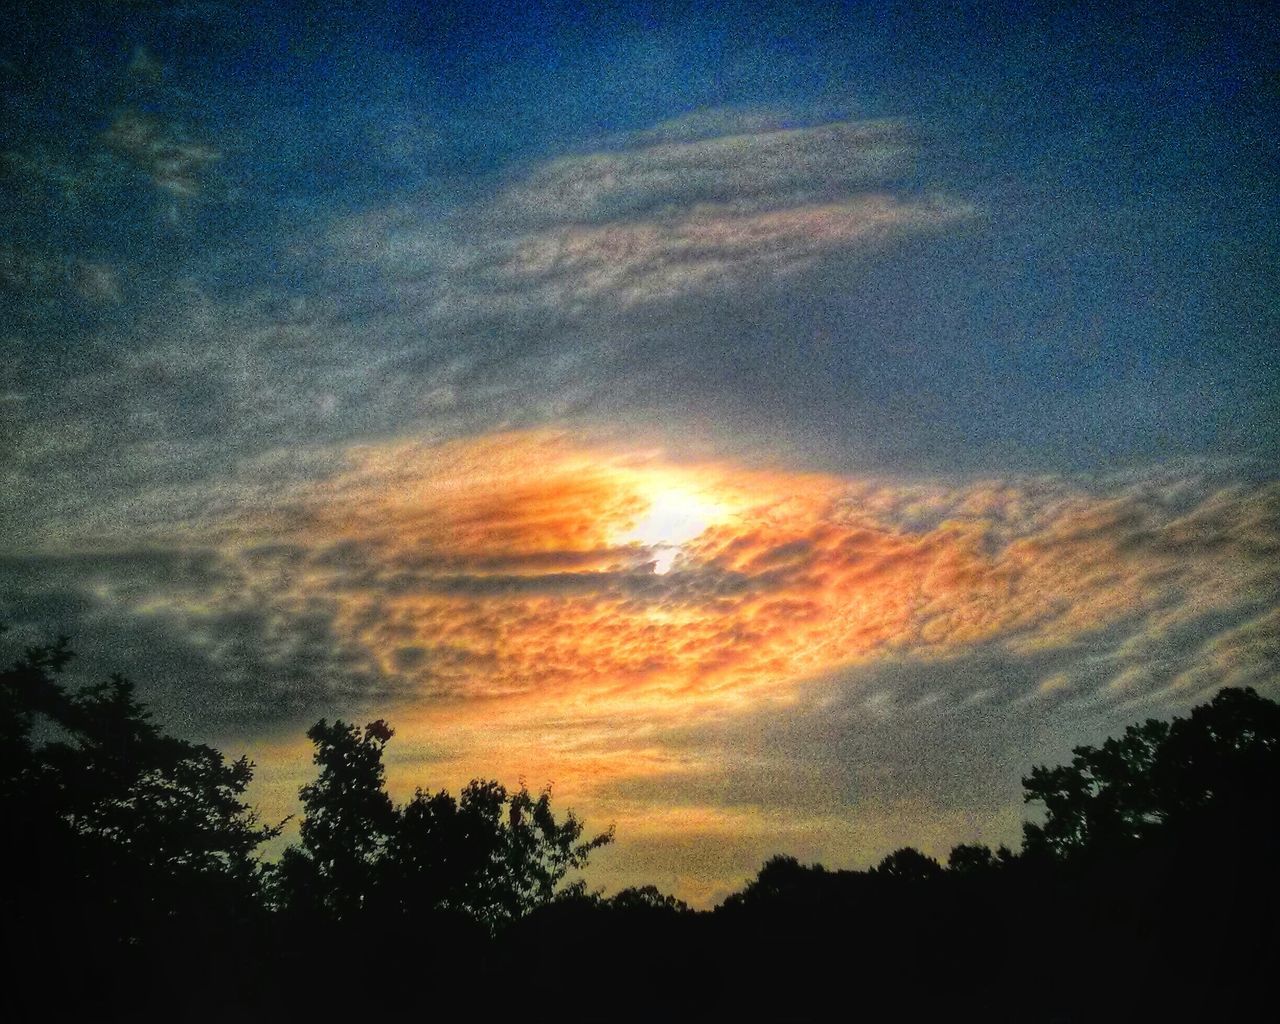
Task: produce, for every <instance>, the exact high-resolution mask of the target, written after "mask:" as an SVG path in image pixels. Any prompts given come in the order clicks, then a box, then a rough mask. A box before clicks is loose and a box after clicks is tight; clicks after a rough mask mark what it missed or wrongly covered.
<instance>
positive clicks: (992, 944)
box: [0, 641, 1280, 1021]
mask: <svg viewBox="0 0 1280 1024" xmlns="http://www.w3.org/2000/svg"><path fill="white" fill-rule="evenodd" d="M70 657H71V653H70V651H69V650H68V647H67V645H66V642H65V641H61V642H59V643H56V644H52V645H49V646H43V647H36V648H31V649H29V650H28V651H27V652H26V653H25V655H24V656H23V657H22V658H21V659H20V660H19V661H18V662H17V663H16V664H13V665H12V666H10V667H8V668H7V669H5V670H3V671H0V821H3V822H4V826H5V844H4V848H5V851H6V852H5V860H6V868H5V876H4V884H3V903H2V904H0V915H2V919H3V925H2V926H3V929H4V949H3V955H4V963H5V965H6V969H7V973H8V979H7V981H6V984H5V985H4V988H3V996H0V1009H5V1010H8V1011H9V1012H8V1014H7V1015H6V1017H7V1019H13V1020H26V1019H33V1018H34V1017H36V1016H47V1015H49V1014H51V1013H52V1014H54V1015H55V1016H63V1015H65V1014H67V1013H80V1014H84V1015H88V1016H91V1018H92V1019H94V1020H113V1019H127V1020H149V1019H163V1020H213V1019H228V1018H231V1017H234V1016H241V1015H251V1016H252V1018H253V1019H264V1020H267V1019H276V1020H299V1019H304V1018H308V1019H317V1020H328V1019H333V1018H336V1017H338V1016H340V1015H343V1014H346V1013H354V1012H362V1013H373V1012H377V1013H384V1012H414V1013H416V1014H426V1015H431V1014H435V1015H441V1016H444V1017H446V1019H479V1020H488V1019H498V1018H508V1017H511V1018H526V1019H531V1020H542V1019H563V1020H570V1019H578V1020H616V1019H627V1020H706V1019H726V1020H732V1019H751V1020H755V1019H767V1020H843V1019H875V1018H877V1017H887V1018H892V1019H897V1020H916V1019H926V1018H932V1017H941V1016H945V1017H946V1018H948V1019H953V1020H954V1019H959V1020H994V1021H1002V1020H1007V1021H1032V1020H1043V1021H1093V1020H1104V1019H1115V1020H1121V1019H1123V1020H1168V1019H1187V1020H1190V1019H1195V1020H1209V1019H1246V1018H1247V1017H1248V1016H1249V1015H1250V1014H1251V1013H1253V1012H1254V1008H1255V1005H1257V1004H1258V1003H1259V1001H1260V1000H1264V999H1269V997H1270V996H1271V994H1272V993H1271V988H1270V986H1271V982H1270V973H1269V972H1270V971H1272V970H1273V968H1274V963H1275V954H1276V952H1277V951H1278V950H1280V946H1278V944H1277V927H1278V926H1277V921H1278V920H1280V917H1278V916H1277V911H1280V899H1278V898H1277V896H1278V893H1280V885H1278V884H1277V874H1276V869H1277V867H1278V866H1280V841H1278V838H1277V837H1278V836H1280V805H1278V804H1277V794H1280V705H1277V704H1275V703H1274V702H1272V701H1269V700H1266V699H1264V698H1262V697H1260V696H1259V695H1258V694H1256V693H1255V692H1254V691H1252V690H1247V689H1246V690H1240V689H1223V690H1221V691H1220V692H1219V693H1218V694H1217V695H1216V696H1215V697H1214V698H1213V700H1212V701H1211V702H1210V703H1208V704H1205V705H1202V706H1200V707H1197V708H1195V709H1194V710H1193V711H1192V712H1191V713H1190V715H1189V716H1188V717H1186V718H1175V719H1173V720H1172V721H1171V722H1162V721H1157V720H1148V721H1146V722H1144V723H1141V724H1138V725H1134V726H1131V727H1130V728H1128V729H1127V730H1125V732H1124V734H1123V735H1122V736H1120V737H1117V738H1113V739H1109V740H1107V741H1106V742H1105V743H1103V744H1102V745H1100V746H1098V747H1080V748H1077V749H1076V751H1075V752H1074V753H1075V756H1074V758H1073V760H1072V762H1071V764H1069V765H1063V766H1059V767H1052V768H1050V767H1036V768H1034V769H1032V771H1031V773H1030V775H1029V776H1028V777H1027V778H1026V779H1024V780H1023V781H1024V788H1025V796H1026V799H1027V801H1028V802H1032V803H1035V804H1037V805H1039V812H1038V815H1037V817H1038V820H1037V821H1036V822H1031V823H1028V824H1026V825H1025V826H1024V839H1023V844H1022V848H1021V850H1019V851H1017V852H1015V851H1012V850H1009V849H1007V848H1004V847H1001V848H999V849H997V850H994V851H993V850H991V849H989V848H988V847H986V846H981V845H967V844H966V845H960V846H957V847H955V848H954V849H953V850H952V851H951V853H950V856H949V857H948V858H947V861H946V863H945V864H942V863H940V862H938V861H937V860H934V859H933V858H931V857H928V856H926V855H925V854H923V853H921V852H919V851H918V850H915V849H913V848H905V849H901V850H898V851H895V852H894V853H892V854H890V855H889V856H887V857H885V858H884V860H883V861H881V863H880V864H878V865H877V866H876V867H874V868H872V869H870V870H867V871H833V870H828V869H826V868H824V867H822V866H820V865H803V864H800V863H799V862H797V861H796V860H795V859H794V858H789V857H783V856H779V857H775V858H773V859H771V860H769V861H768V862H767V863H766V864H765V865H764V866H763V867H762V868H761V870H760V872H759V874H758V875H757V876H756V878H755V879H753V880H752V881H751V882H750V883H748V884H747V885H746V886H745V887H744V888H743V889H742V890H741V891H740V892H738V893H735V894H734V895H732V896H730V897H729V898H728V899H727V900H726V901H725V902H724V903H723V904H722V905H721V906H719V907H717V908H716V909H715V910H714V911H709V912H694V911H691V910H690V909H689V908H688V907H686V906H685V905H684V904H683V903H681V902H680V901H679V900H677V899H675V898H674V897H671V896H668V895H665V894H663V893H661V892H659V891H658V890H657V889H656V888H653V887H651V886H646V887H641V888H635V889H628V890H624V891H623V892H621V893H618V894H616V895H614V896H612V897H605V896H603V895H600V894H597V893H594V892H591V891H589V890H588V889H587V887H586V886H585V885H584V884H583V883H582V882H581V881H577V882H572V883H571V882H569V881H568V879H569V877H570V874H571V872H572V871H573V869H575V868H582V867H584V866H585V865H586V864H587V862H588V859H589V857H590V855H591V853H592V852H593V851H594V850H596V849H598V848H599V847H601V846H602V845H604V844H606V843H608V842H609V841H610V840H611V839H612V833H611V832H607V833H603V834H600V835H595V836H588V835H586V834H585V833H584V828H583V825H582V823H581V822H580V821H579V820H578V819H577V818H575V816H574V815H573V814H572V813H571V812H570V813H566V814H563V815H557V813H555V812H554V811H553V809H552V806H551V795H550V793H549V792H542V793H536V794H535V793H531V792H529V791H528V790H527V789H526V788H524V787H523V786H521V788H520V789H518V790H514V791H513V790H508V789H507V788H505V787H503V786H502V785H500V784H499V783H497V782H493V781H474V782H472V783H471V784H470V785H468V786H467V787H466V788H465V789H464V790H463V791H462V792H461V793H460V794H458V795H457V796H456V797H455V796H454V795H452V794H450V793H448V792H443V791H441V792H428V791H424V790H419V791H418V792H416V793H415V794H414V796H413V797H412V798H411V799H410V800H409V801H408V802H407V803H405V804H403V805H400V806H397V805H395V804H394V803H393V802H392V801H391V799H390V797H389V796H388V794H387V792H386V786H385V778H384V767H383V755H384V751H385V748H386V746H387V744H388V743H389V742H390V741H391V739H392V735H393V732H392V730H391V728H390V727H389V726H388V725H387V724H386V723H385V722H381V721H379V722H373V723H371V724H369V725H368V726H366V727H365V728H363V729H361V728H358V727H356V726H352V725H349V724H346V723H343V722H333V723H329V722H327V721H321V722H319V723H317V724H316V725H315V726H314V727H312V729H311V730H310V731H309V732H308V737H309V738H310V740H311V741H312V744H313V746H314V761H315V765H316V777H315V780H314V781H313V782H311V783H310V784H308V785H306V786H305V787H303V789H302V791H301V798H302V806H303V811H302V816H301V820H300V823H299V825H300V828H299V838H298V840H297V842H295V843H294V844H293V845H291V846H289V847H288V848H287V849H286V850H285V852H284V854H283V855H282V856H281V857H280V858H279V859H278V860H276V861H275V862H267V861H265V860H263V859H262V857H261V849H262V846H263V844H264V843H266V842H267V841H269V840H272V839H275V838H276V837H278V836H279V835H280V831H281V828H282V826H283V823H269V822H262V821H261V820H259V819H258V817H257V816H256V814H255V813H254V812H253V811H252V809H251V808H250V807H249V806H248V804H247V802H246V800H245V792H246V788H247V786H248V785H249V783H250V781H251V780H252V775H253V766H252V765H251V764H250V763H249V762H248V761H247V760H246V759H243V758H242V759H240V760H238V761H228V760H227V759H226V758H225V757H224V756H223V755H222V754H221V753H220V752H219V751H217V750H215V749H213V748H211V747H208V746H203V745H199V744H192V743H188V742H186V741H183V740H180V739H176V738H174V737H171V736H168V735H166V734H165V733H164V732H163V731H162V730H160V729H159V728H157V727H156V726H155V725H154V723H153V722H152V721H151V719H150V716H149V714H148V712H147V709H146V708H145V707H144V706H143V705H142V704H141V703H140V702H139V701H138V700H137V699H136V697H135V696H134V693H133V689H132V687H131V686H130V684H129V683H128V681H127V680H125V679H122V678H120V677H113V678H112V679H110V680H109V681H108V682H106V683H104V684H101V685H98V686H95V687H90V688H87V689H83V690H79V691H71V690H68V689H67V688H66V687H64V686H62V685H61V684H60V682H59V680H58V675H59V672H60V671H61V670H62V668H63V667H64V666H65V665H66V663H67V661H68V660H69V659H70Z"/></svg>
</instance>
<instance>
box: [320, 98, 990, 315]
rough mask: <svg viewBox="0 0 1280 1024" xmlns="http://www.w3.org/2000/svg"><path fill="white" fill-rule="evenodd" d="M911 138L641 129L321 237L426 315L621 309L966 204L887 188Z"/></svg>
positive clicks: (849, 127) (922, 221)
mask: <svg viewBox="0 0 1280 1024" xmlns="http://www.w3.org/2000/svg"><path fill="white" fill-rule="evenodd" d="M716 123H718V122H717V121H716V120H715V119H710V120H709V121H707V122H706V123H705V124H704V127H710V126H711V125H713V124H716ZM720 126H721V127H726V125H724V124H723V123H721V124H720ZM635 139H636V137H633V140H632V141H633V142H634V141H635ZM911 152H912V143H911V141H910V139H909V135H908V133H907V132H906V130H905V128H904V127H903V125H902V124H901V123H899V122H896V121H871V122H848V123H835V124H825V125H816V126H809V127H803V128H792V129H782V128H777V127H763V126H760V125H758V124H757V125H752V126H751V128H750V130H742V131H739V132H737V133H735V134H730V135H720V136H715V137H702V138H696V139H693V140H684V141H667V142H662V143H659V144H652V141H651V140H649V144H640V145H632V146H631V147H630V148H624V149H622V150H616V151H604V152H596V153H587V154H582V155H575V156H568V157H562V158H560V159H557V160H552V161H549V162H547V163H546V164H544V165H541V166H535V167H533V168H532V169H530V170H529V171H528V172H527V173H526V174H525V175H524V176H523V177H516V178H514V179H513V180H512V181H510V182H509V183H508V184H507V185H506V186H505V187H504V188H502V189H501V190H500V191H499V192H498V193H497V194H496V195H495V196H493V197H492V198H491V199H489V200H487V201H482V202H479V203H477V204H475V205H472V206H469V207H467V208H465V209H463V210H461V211H459V212H457V213H455V214H454V215H453V216H452V217H446V218H442V217H441V215H440V214H441V211H439V210H438V209H433V208H432V207H430V206H427V207H424V208H423V209H421V210H420V211H416V212H415V211H414V209H413V208H412V207H405V208H400V209H395V210H383V211H378V212H376V213H374V214H365V215H361V216H360V217H357V218H354V219H353V220H351V221H348V222H347V223H345V224H343V225H341V226H340V227H339V228H338V229H337V230H335V231H334V232H333V233H332V234H331V236H330V243H331V244H332V245H333V247H334V252H335V254H336V255H337V256H338V257H339V258H341V259H348V260H349V259H351V258H353V257H354V258H356V259H359V260H360V261H362V262H363V263H365V264H366V265H369V266H373V267H376V268H380V269H381V270H382V271H383V272H385V273H388V274H390V275H393V277H394V279H395V281H396V287H397V289H398V290H399V293H400V295H401V297H404V295H405V294H406V290H408V294H410V295H413V296H415V297H416V301H417V302H418V303H420V304H421V308H422V309H423V310H424V311H425V312H427V313H429V314H431V315H434V316H436V317H466V316H472V317H479V318H484V317H486V316H502V315H519V314H523V313H527V312H529V311H530V310H531V309H545V310H549V311H553V312H555V313H557V314H559V315H562V316H574V315H579V314H587V313H598V312H602V311H603V312H607V311H609V310H616V309H624V310H625V309H628V308H630V307H633V306H636V305H640V304H646V303H654V302H669V301H671V300H674V299H677V298H680V297H682V296H686V295H697V294H706V293H708V292H711V293H717V292H721V293H722V292H733V291H736V290H738V289H740V288H742V287H744V286H745V285H747V284H749V283H751V282H753V281H757V280H762V279H768V278H769V277H771V276H776V275H779V274H786V273H789V272H792V271H794V270H796V269H798V268H800V267H803V266H807V265H810V264H812V263H813V262H815V261H816V260H818V259H820V258H821V257H823V256H826V255H829V254H831V253H834V252H837V251H839V250H841V249H848V248H851V247H856V246H867V245H871V244H878V243H881V242H883V241H884V240H885V239H887V238H890V237H893V236H895V235H901V234H907V233H911V232H918V231H922V230H927V229H937V228H939V227H941V226H943V225H945V224H947V223H948V222H951V221H955V220H959V219H964V218H967V217H970V216H972V214H973V212H974V210H973V208H972V206H971V205H969V204H966V203H964V202H963V201H960V200H957V199H953V198H951V197H948V196H944V195H941V194H934V195H928V196H921V195H913V194H908V193H903V194H895V193H893V192H889V191H886V184H887V183H889V182H890V181H891V180H892V179H893V178H895V177H896V176H897V175H899V174H900V173H901V172H902V170H903V168H904V167H905V166H906V165H907V164H909V162H910V159H911ZM442 220H443V221H444V223H443V224H442Z"/></svg>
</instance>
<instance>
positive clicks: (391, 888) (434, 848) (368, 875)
mask: <svg viewBox="0 0 1280 1024" xmlns="http://www.w3.org/2000/svg"><path fill="white" fill-rule="evenodd" d="M307 735H308V737H309V738H310V739H311V741H312V743H313V744H315V747H316V750H315V755H314V761H315V763H316V764H317V765H318V766H319V767H320V775H319V777H318V778H317V779H316V781H315V782H314V783H310V784H308V785H306V786H304V787H303V788H302V790H301V797H302V803H303V808H304V816H303V820H302V826H301V832H302V843H301V846H291V847H290V848H289V849H288V850H286V851H285V853H284V855H283V857H282V858H281V861H280V865H279V868H278V870H277V880H278V881H277V889H276V891H277V898H278V900H279V901H280V902H281V904H282V905H284V906H286V907H289V908H291V909H293V910H295V911H309V912H313V913H314V912H318V913H322V914H324V915H326V916H328V917H331V918H336V919H341V918H344V917H347V916H350V915H352V914H354V913H357V912H360V911H362V910H370V911H373V912H376V913H379V914H384V915H385V914H394V915H400V916H404V915H411V914H415V913H419V914H421V913H433V912H441V911H444V912H458V913H464V914H466V915H467V916H469V917H470V918H472V919H473V920H475V921H478V922H481V923H483V924H485V925H486V926H488V927H490V928H496V927H497V926H499V925H501V924H502V923H504V922H507V921H510V920H513V919H515V918H518V917H521V916H523V915H525V914H527V913H529V912H530V911H531V910H533V909H535V908H537V907H539V906H542V905H544V904H546V903H548V902H550V901H551V900H553V899H556V898H557V897H558V896H559V895H561V893H562V885H563V883H564V880H565V878H566V876H567V874H568V872H569V871H570V870H572V869H574V868H581V867H584V866H585V865H586V863H587V860H588V858H589V856H590V854H591V852H592V851H594V850H596V849H598V848H600V847H601V846H604V845H605V844H606V843H609V842H611V841H612V839H613V830H612V829H610V830H609V831H608V832H605V833H603V834H601V835H597V836H595V837H593V838H590V839H584V838H583V825H582V823H581V822H580V821H579V820H578V819H577V818H576V817H575V816H574V814H573V813H572V812H569V813H568V814H566V815H565V817H564V820H563V821H557V820H556V817H555V814H554V813H553V812H552V809H551V792H550V790H549V789H548V790H544V791H543V792H542V793H540V794H539V795H538V796H537V797H534V796H533V795H532V794H531V793H530V792H529V791H528V789H527V788H526V787H524V786H523V785H522V786H521V787H520V789H518V790H516V791H514V792H510V791H508V790H507V789H506V787H504V786H502V785H501V784H499V783H497V782H493V781H480V780H473V781H472V782H471V783H469V784H468V785H467V786H466V788H465V789H463V791H462V793H461V795H460V797H459V798H458V799H456V800H455V799H454V797H453V796H452V795H450V794H449V793H447V792H444V791H441V792H438V793H429V792H426V791H424V790H421V789H419V790H418V791H417V792H416V793H415V794H414V796H413V798H412V799H411V800H410V801H409V802H408V803H407V804H406V805H405V806H404V807H402V808H397V807H395V806H393V804H392V802H391V799H390V797H389V796H388V795H387V792H386V779H385V771H384V768H383V764H382V755H383V752H384V750H385V749H386V745H387V743H388V742H389V741H390V739H391V736H392V730H391V728H390V727H389V726H388V725H387V724H386V723H385V722H382V721H378V722H372V723H370V724H369V725H368V726H366V727H365V729H364V730H360V729H358V728H356V727H355V726H351V725H348V724H346V723H345V722H341V721H339V722H334V723H333V724H332V725H330V724H329V723H327V722H325V721H323V720H321V721H320V722H318V723H316V725H315V726H313V727H312V728H311V730H310V731H309V732H308V733H307Z"/></svg>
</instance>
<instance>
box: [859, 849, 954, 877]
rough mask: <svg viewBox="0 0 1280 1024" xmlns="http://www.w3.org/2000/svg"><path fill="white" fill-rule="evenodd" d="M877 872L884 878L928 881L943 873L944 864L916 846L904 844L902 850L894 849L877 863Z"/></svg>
mask: <svg viewBox="0 0 1280 1024" xmlns="http://www.w3.org/2000/svg"><path fill="white" fill-rule="evenodd" d="M875 873H876V874H877V875H881V876H883V877H884V878H898V879H902V880H903V881H907V882H927V881H929V880H930V879H933V878H937V877H939V876H940V875H941V874H942V865H941V864H939V863H938V862H937V861H936V860H934V859H933V858H932V857H928V856H926V855H925V854H923V853H921V852H920V851H919V850H917V849H916V848H915V847H914V846H904V847H902V849H900V850H894V851H893V853H891V854H889V855H888V856H887V857H885V858H884V860H882V861H881V862H880V863H879V864H877V865H876V867H875Z"/></svg>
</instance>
